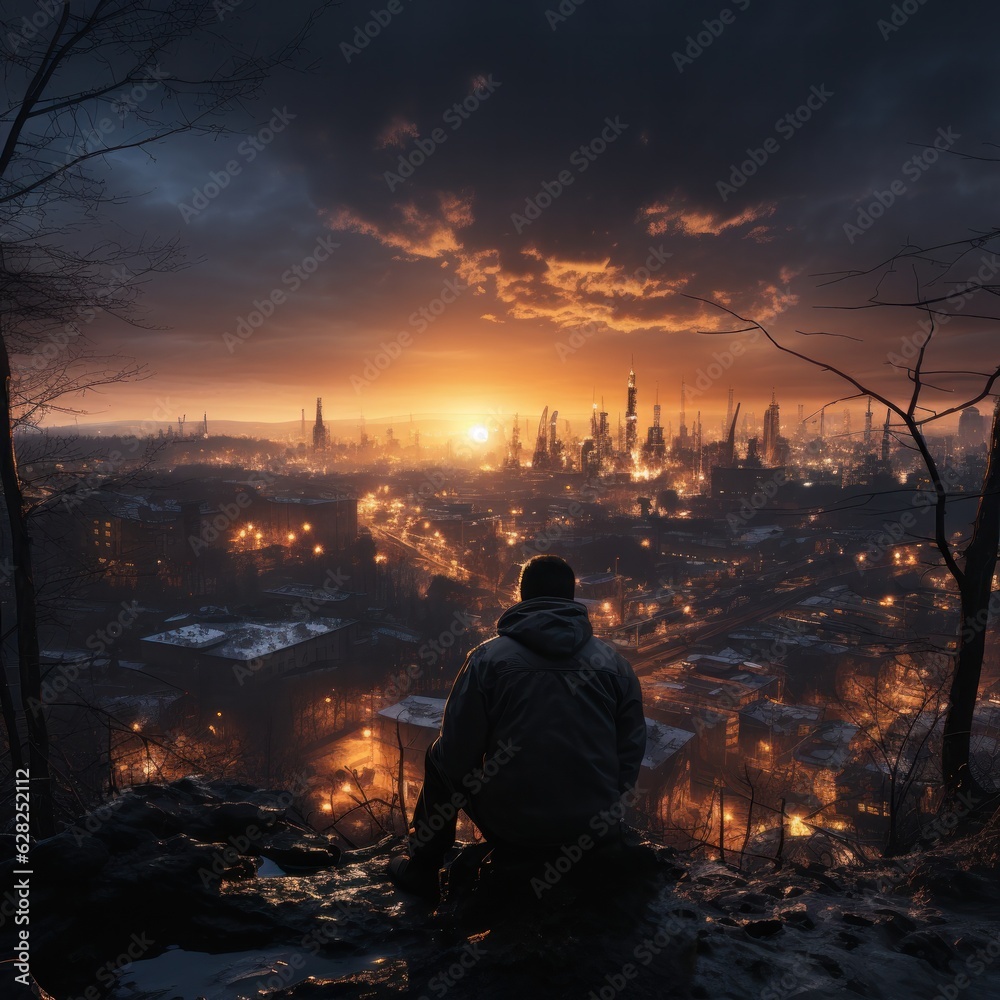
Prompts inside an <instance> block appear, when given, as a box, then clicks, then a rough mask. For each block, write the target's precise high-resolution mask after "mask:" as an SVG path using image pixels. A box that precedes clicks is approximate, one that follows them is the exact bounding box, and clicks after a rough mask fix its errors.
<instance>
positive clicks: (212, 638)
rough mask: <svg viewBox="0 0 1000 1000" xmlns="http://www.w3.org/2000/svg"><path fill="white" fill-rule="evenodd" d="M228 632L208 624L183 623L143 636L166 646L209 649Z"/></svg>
mask: <svg viewBox="0 0 1000 1000" xmlns="http://www.w3.org/2000/svg"><path fill="white" fill-rule="evenodd" d="M225 638H226V633H225V632H223V631H222V630H221V629H217V628H209V627H208V626H207V625H182V626H181V627H180V628H174V629H170V631H169V632H157V633H156V635H147V636H143V639H142V641H143V642H156V643H160V644H162V645H164V646H179V647H181V648H182V649H207V648H208V647H209V646H214V645H216V644H217V643H219V642H222V640H223V639H225Z"/></svg>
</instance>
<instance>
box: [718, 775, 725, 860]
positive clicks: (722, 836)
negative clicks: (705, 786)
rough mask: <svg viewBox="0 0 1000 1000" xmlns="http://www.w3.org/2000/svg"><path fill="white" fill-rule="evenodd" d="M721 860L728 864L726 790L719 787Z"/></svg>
mask: <svg viewBox="0 0 1000 1000" xmlns="http://www.w3.org/2000/svg"><path fill="white" fill-rule="evenodd" d="M719 860H720V861H721V862H722V863H723V864H725V863H726V789H725V786H724V785H719Z"/></svg>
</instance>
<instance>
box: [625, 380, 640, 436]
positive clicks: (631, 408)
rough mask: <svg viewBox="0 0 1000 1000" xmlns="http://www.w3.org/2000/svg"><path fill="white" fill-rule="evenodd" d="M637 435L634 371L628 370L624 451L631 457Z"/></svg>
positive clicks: (637, 415)
mask: <svg viewBox="0 0 1000 1000" xmlns="http://www.w3.org/2000/svg"><path fill="white" fill-rule="evenodd" d="M638 433H639V413H638V411H637V409H636V390H635V370H634V369H633V368H629V373H628V398H627V405H626V407H625V451H626V452H627V453H628V454H629V455H632V454H634V453H635V446H636V443H637V439H638Z"/></svg>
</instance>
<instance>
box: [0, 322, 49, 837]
mask: <svg viewBox="0 0 1000 1000" xmlns="http://www.w3.org/2000/svg"><path fill="white" fill-rule="evenodd" d="M10 382H11V370H10V355H9V354H8V353H7V343H6V341H5V340H4V338H3V336H2V334H0V488H2V489H3V495H4V500H5V501H6V504H7V521H8V524H9V525H10V547H11V560H12V562H13V563H14V607H15V610H16V614H17V662H18V673H19V676H20V681H21V705H22V707H23V710H24V717H25V722H26V724H27V734H28V766H29V767H30V769H31V785H30V788H31V826H32V832H33V833H34V835H35V836H36V837H38V838H42V837H51V836H52V834H54V833H55V816H54V810H53V805H52V778H51V775H50V772H49V734H48V728H47V725H46V720H45V706H44V705H43V704H42V667H41V656H40V652H39V647H38V617H37V594H36V592H35V580H34V576H33V575H32V566H31V536H30V535H29V533H28V518H27V515H26V513H25V510H24V497H23V496H22V494H21V481H20V478H19V476H18V473H17V455H16V453H15V449H14V413H13V406H12V403H11V395H10Z"/></svg>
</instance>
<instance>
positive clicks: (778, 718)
mask: <svg viewBox="0 0 1000 1000" xmlns="http://www.w3.org/2000/svg"><path fill="white" fill-rule="evenodd" d="M820 712H821V709H819V708H817V707H816V706H814V705H782V704H780V703H779V702H776V701H771V699H770V698H761V699H760V701H755V702H754V703H753V704H752V705H748V706H747V707H746V708H744V709H743V711H742V712H740V715H742V716H746V717H747V718H748V719H754V720H755V721H757V722H762V723H763V724H764V725H765V726H769V727H771V728H773V729H775V730H776V731H778V732H781V731H784V730H788V731H792V730H797V729H798V727H799V726H800V725H805V724H806V723H809V724H814V723H817V722H819V717H820Z"/></svg>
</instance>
